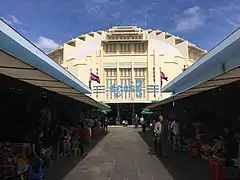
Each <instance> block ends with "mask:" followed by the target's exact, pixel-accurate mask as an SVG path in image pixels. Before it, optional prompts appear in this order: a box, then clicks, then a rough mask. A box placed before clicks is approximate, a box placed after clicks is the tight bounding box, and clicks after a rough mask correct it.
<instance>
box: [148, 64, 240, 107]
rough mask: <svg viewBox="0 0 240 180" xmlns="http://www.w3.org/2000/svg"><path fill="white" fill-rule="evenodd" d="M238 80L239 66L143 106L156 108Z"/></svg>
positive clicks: (239, 77) (239, 78)
mask: <svg viewBox="0 0 240 180" xmlns="http://www.w3.org/2000/svg"><path fill="white" fill-rule="evenodd" d="M239 80H240V67H238V68H235V69H233V70H230V71H228V72H226V73H223V74H221V75H219V76H216V77H215V78H213V79H210V80H208V81H205V82H204V83H202V84H199V85H197V86H195V87H192V88H189V89H186V90H184V91H182V92H179V93H176V94H174V95H172V96H171V97H169V98H167V99H164V100H163V101H160V102H158V103H153V104H151V105H149V106H147V107H145V109H154V108H157V107H159V106H161V105H164V104H167V103H171V102H174V101H177V100H180V99H183V98H186V97H189V96H192V95H195V94H198V93H201V92H204V91H208V90H211V89H215V88H219V87H221V86H223V85H227V84H230V83H233V82H236V81H239Z"/></svg>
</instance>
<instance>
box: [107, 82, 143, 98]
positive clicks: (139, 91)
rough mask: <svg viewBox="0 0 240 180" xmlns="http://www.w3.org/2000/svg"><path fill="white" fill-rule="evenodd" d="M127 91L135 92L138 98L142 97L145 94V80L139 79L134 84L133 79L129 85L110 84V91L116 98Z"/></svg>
mask: <svg viewBox="0 0 240 180" xmlns="http://www.w3.org/2000/svg"><path fill="white" fill-rule="evenodd" d="M126 92H135V93H136V98H142V96H143V81H142V80H140V79H138V80H136V84H135V85H134V83H133V81H130V83H129V85H124V86H123V85H116V84H113V85H111V86H110V93H113V96H114V97H115V98H119V97H121V96H122V93H126Z"/></svg>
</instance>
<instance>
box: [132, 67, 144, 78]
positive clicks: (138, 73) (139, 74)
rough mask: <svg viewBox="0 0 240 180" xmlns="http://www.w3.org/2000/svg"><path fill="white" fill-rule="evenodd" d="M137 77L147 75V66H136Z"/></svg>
mask: <svg viewBox="0 0 240 180" xmlns="http://www.w3.org/2000/svg"><path fill="white" fill-rule="evenodd" d="M134 72H135V77H146V74H147V69H146V68H135V69H134Z"/></svg>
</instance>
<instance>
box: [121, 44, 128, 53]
mask: <svg viewBox="0 0 240 180" xmlns="http://www.w3.org/2000/svg"><path fill="white" fill-rule="evenodd" d="M130 51H131V44H129V43H123V44H120V52H130Z"/></svg>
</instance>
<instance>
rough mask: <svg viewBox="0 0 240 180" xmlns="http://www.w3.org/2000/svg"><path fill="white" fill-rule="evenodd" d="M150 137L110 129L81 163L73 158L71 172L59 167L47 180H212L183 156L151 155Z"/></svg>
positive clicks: (199, 163)
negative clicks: (166, 157) (164, 156)
mask: <svg viewBox="0 0 240 180" xmlns="http://www.w3.org/2000/svg"><path fill="white" fill-rule="evenodd" d="M151 136H152V135H151V132H146V133H142V132H139V131H138V130H136V129H135V128H132V127H126V128H124V127H121V128H114V127H110V128H109V133H108V135H106V136H105V138H104V139H103V140H102V141H100V142H99V143H98V144H97V145H96V146H95V147H94V148H93V149H92V151H90V152H89V153H88V155H87V156H86V157H85V158H84V159H83V160H81V161H80V159H77V158H74V157H72V160H74V161H75V165H76V166H75V167H74V168H71V169H72V170H71V171H70V172H69V168H67V164H66V163H62V165H61V167H60V166H59V167H58V168H57V170H56V171H55V172H54V173H53V174H52V175H53V176H51V177H50V180H52V179H54V180H211V179H212V178H211V175H210V168H209V166H208V165H207V164H206V163H205V162H203V161H201V160H200V159H196V158H190V157H189V156H188V155H187V154H186V153H169V155H170V156H169V159H158V158H157V157H156V156H155V155H152V154H151V153H150V152H149V147H151V142H152V137H151ZM72 167H73V166H72ZM67 169H68V170H67ZM62 171H66V173H64V174H65V177H63V176H60V174H61V172H62ZM67 172H68V173H67ZM62 174H63V173H62ZM48 179H49V178H48Z"/></svg>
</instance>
